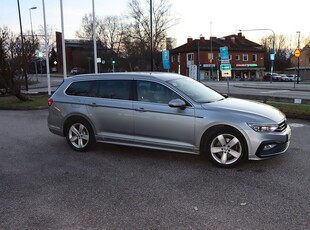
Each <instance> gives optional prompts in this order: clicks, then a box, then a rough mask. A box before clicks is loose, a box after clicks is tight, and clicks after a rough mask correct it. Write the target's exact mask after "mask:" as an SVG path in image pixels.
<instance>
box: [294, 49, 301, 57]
mask: <svg viewBox="0 0 310 230" xmlns="http://www.w3.org/2000/svg"><path fill="white" fill-rule="evenodd" d="M294 56H295V57H299V56H300V50H299V49H296V50H295V51H294Z"/></svg>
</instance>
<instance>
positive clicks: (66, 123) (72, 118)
mask: <svg viewBox="0 0 310 230" xmlns="http://www.w3.org/2000/svg"><path fill="white" fill-rule="evenodd" d="M72 121H83V122H86V123H88V124H89V125H90V127H91V128H92V130H91V131H92V132H93V134H94V135H95V128H94V126H93V124H92V122H91V121H90V120H89V119H87V118H86V117H85V116H83V115H80V114H72V115H70V116H68V117H67V118H66V119H65V121H64V123H63V130H62V132H63V135H64V136H66V131H67V129H68V128H69V125H70V123H71V122H72ZM95 136H96V135H95Z"/></svg>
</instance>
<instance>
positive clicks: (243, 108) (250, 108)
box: [202, 98, 285, 122]
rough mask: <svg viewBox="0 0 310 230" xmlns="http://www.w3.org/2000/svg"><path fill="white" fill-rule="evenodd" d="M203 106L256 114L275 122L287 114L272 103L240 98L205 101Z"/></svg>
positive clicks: (224, 110) (243, 113)
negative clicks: (271, 104)
mask: <svg viewBox="0 0 310 230" xmlns="http://www.w3.org/2000/svg"><path fill="white" fill-rule="evenodd" d="M202 107H203V108H205V109H207V110H209V109H211V110H213V109H214V110H217V111H219V110H222V111H223V112H235V113H241V114H242V115H255V116H257V117H264V118H267V119H270V120H272V121H275V122H280V121H283V119H285V115H284V114H283V113H282V112H281V111H280V110H278V109H276V108H274V107H272V106H270V105H267V104H263V103H260V102H255V101H250V100H244V99H238V98H225V99H223V100H220V101H216V102H212V103H205V104H203V105H202Z"/></svg>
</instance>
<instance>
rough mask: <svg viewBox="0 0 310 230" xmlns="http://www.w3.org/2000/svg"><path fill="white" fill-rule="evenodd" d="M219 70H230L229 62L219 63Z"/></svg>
mask: <svg viewBox="0 0 310 230" xmlns="http://www.w3.org/2000/svg"><path fill="white" fill-rule="evenodd" d="M220 70H222V71H223V70H231V65H230V64H221V65H220Z"/></svg>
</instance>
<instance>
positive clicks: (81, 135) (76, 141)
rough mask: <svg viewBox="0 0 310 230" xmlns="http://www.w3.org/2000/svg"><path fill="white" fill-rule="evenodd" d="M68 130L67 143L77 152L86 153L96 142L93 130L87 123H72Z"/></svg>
mask: <svg viewBox="0 0 310 230" xmlns="http://www.w3.org/2000/svg"><path fill="white" fill-rule="evenodd" d="M66 130H67V131H66V139H67V142H68V143H69V145H70V147H71V148H72V149H74V150H76V151H86V150H87V149H89V148H90V146H91V145H92V144H93V142H94V135H93V131H92V128H91V126H90V125H89V124H88V123H87V122H85V121H72V122H70V123H69V125H68V126H67V129H66Z"/></svg>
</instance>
